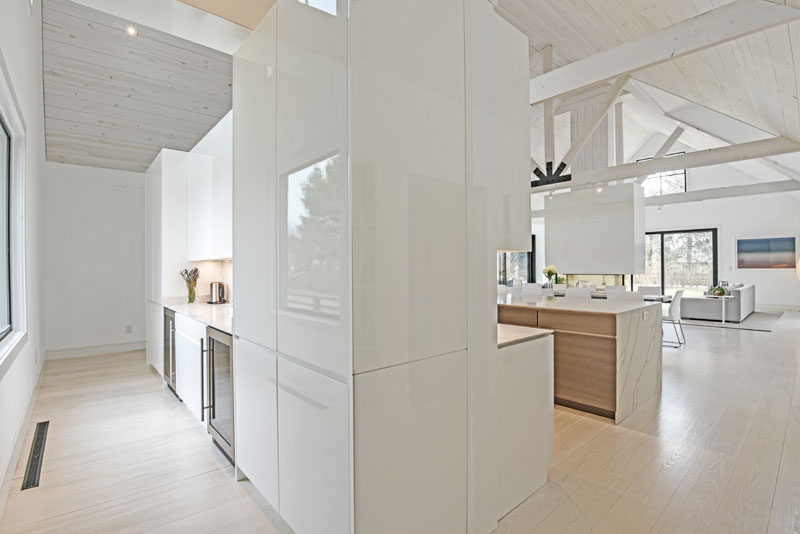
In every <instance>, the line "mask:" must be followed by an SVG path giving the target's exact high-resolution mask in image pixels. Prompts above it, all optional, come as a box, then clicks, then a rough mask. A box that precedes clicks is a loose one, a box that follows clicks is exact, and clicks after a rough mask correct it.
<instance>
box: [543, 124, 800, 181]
mask: <svg viewBox="0 0 800 534" xmlns="http://www.w3.org/2000/svg"><path fill="white" fill-rule="evenodd" d="M792 152H800V143H798V142H797V141H793V140H792V139H788V138H786V137H775V138H772V139H764V140H761V141H753V142H750V143H741V144H738V145H730V146H724V147H719V148H710V149H707V150H697V151H695V152H689V153H687V154H680V155H677V156H672V157H670V158H659V159H651V160H647V161H638V162H635V163H626V164H624V165H616V166H613V167H608V168H606V169H596V170H592V171H583V172H578V173H573V174H572V180H571V181H570V182H568V183H562V184H556V185H546V186H541V187H537V188H534V191H535V192H542V191H550V190H553V189H561V188H564V187H577V186H582V185H587V184H593V183H597V182H608V181H612V180H624V179H626V178H638V177H640V176H647V175H648V174H655V173H659V172H667V171H674V170H677V169H692V168H696V167H705V166H708V165H719V164H721V163H733V162H735V161H745V160H750V159H756V158H763V157H768V156H776V155H779V154H789V153H792Z"/></svg>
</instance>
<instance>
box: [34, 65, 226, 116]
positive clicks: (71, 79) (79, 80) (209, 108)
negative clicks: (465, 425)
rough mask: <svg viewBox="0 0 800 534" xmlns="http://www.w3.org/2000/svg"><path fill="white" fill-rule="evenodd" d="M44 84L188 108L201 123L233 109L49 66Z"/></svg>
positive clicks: (181, 109) (176, 108)
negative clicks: (88, 76)
mask: <svg viewBox="0 0 800 534" xmlns="http://www.w3.org/2000/svg"><path fill="white" fill-rule="evenodd" d="M44 83H45V87H44V90H45V93H47V92H50V88H51V87H52V88H54V90H55V89H57V88H69V89H75V90H80V89H86V90H87V91H89V92H90V93H101V94H105V95H108V96H112V97H117V98H125V99H129V100H134V101H136V102H137V105H139V106H148V105H149V104H156V105H161V106H168V107H171V108H173V109H175V110H177V111H186V112H188V113H189V114H191V115H192V116H193V117H194V116H196V118H195V120H196V121H198V122H199V120H200V119H202V117H203V116H206V117H208V118H207V119H206V121H209V122H210V121H214V122H215V123H216V122H218V121H219V118H221V117H223V116H224V115H225V114H226V113H227V112H228V111H230V108H227V107H226V106H217V105H213V104H210V103H207V102H194V101H191V100H186V99H182V98H179V97H176V96H173V95H170V94H166V93H163V92H159V91H158V90H151V89H149V88H145V87H138V88H136V89H134V88H133V87H126V86H124V85H120V84H119V83H118V82H117V81H116V80H102V79H88V78H86V77H84V76H81V75H79V74H72V73H68V72H59V71H56V70H53V69H48V68H45V70H44ZM96 102H103V100H102V99H98V100H96ZM112 105H113V104H112ZM153 109H154V111H153V112H154V113H157V109H158V108H157V107H154V108H153ZM201 124H202V123H201Z"/></svg>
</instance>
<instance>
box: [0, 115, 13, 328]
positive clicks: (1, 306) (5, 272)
mask: <svg viewBox="0 0 800 534" xmlns="http://www.w3.org/2000/svg"><path fill="white" fill-rule="evenodd" d="M0 167H2V169H0V339H2V338H3V337H5V336H6V335H7V334H8V333H9V332H10V331H11V246H10V243H11V235H10V231H9V230H10V228H11V224H10V218H11V217H10V211H11V209H10V208H11V205H10V196H9V191H10V180H11V135H10V134H9V133H8V128H6V125H5V123H4V122H3V118H2V117H0Z"/></svg>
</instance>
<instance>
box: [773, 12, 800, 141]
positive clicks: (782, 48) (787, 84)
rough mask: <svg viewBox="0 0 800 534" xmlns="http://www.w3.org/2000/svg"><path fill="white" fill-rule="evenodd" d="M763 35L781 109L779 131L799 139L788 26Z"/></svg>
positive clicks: (799, 111) (798, 104) (798, 105)
mask: <svg viewBox="0 0 800 534" xmlns="http://www.w3.org/2000/svg"><path fill="white" fill-rule="evenodd" d="M765 35H766V38H767V43H768V45H769V55H770V63H771V64H772V68H773V70H774V72H775V80H776V81H777V87H778V95H779V96H780V102H781V108H782V110H783V118H784V130H783V132H781V133H783V134H784V135H788V136H790V137H792V138H794V139H800V102H798V95H797V83H796V79H795V72H794V60H793V57H792V43H791V41H790V39H789V27H788V25H786V24H784V25H783V26H780V27H778V28H773V29H772V30H769V31H767V32H765Z"/></svg>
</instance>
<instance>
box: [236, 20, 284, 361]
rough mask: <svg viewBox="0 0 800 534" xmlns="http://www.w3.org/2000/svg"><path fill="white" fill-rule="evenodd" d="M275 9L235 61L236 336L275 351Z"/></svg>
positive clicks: (276, 204)
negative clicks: (238, 290) (238, 288)
mask: <svg viewBox="0 0 800 534" xmlns="http://www.w3.org/2000/svg"><path fill="white" fill-rule="evenodd" d="M276 12H277V9H276V8H273V9H271V10H270V11H269V13H268V14H267V16H266V17H265V18H264V20H263V21H262V22H261V23H260V24H259V25H258V27H257V28H256V30H255V31H253V32H252V33H251V34H250V37H249V38H248V39H247V41H246V42H245V43H244V44H243V45H242V46H241V48H239V50H238V51H237V52H236V54H235V55H234V57H233V76H234V80H235V83H234V84H233V113H234V114H233V137H234V140H235V143H234V147H233V158H234V174H235V179H234V181H233V206H234V209H233V254H234V257H235V258H236V261H234V262H233V278H234V280H236V285H237V287H241V288H244V289H243V291H241V292H237V294H236V298H235V299H234V300H233V310H234V316H235V317H236V320H235V321H234V325H233V328H234V333H235V334H236V335H238V336H241V337H242V338H246V339H249V340H251V341H254V342H256V343H258V344H259V345H262V346H264V347H268V348H270V349H273V350H275V349H277V341H276V339H277V334H276V329H277V319H276V305H277V300H276V284H277V273H276V259H277V253H276V249H277V236H276V224H277V207H278V203H277V198H276V183H277V182H276V154H275V151H276V146H275V131H276V129H275V120H276V119H275V113H276V109H275V105H276V86H275V84H276V79H277V77H276V75H275V31H276V27H275V25H276Z"/></svg>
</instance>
